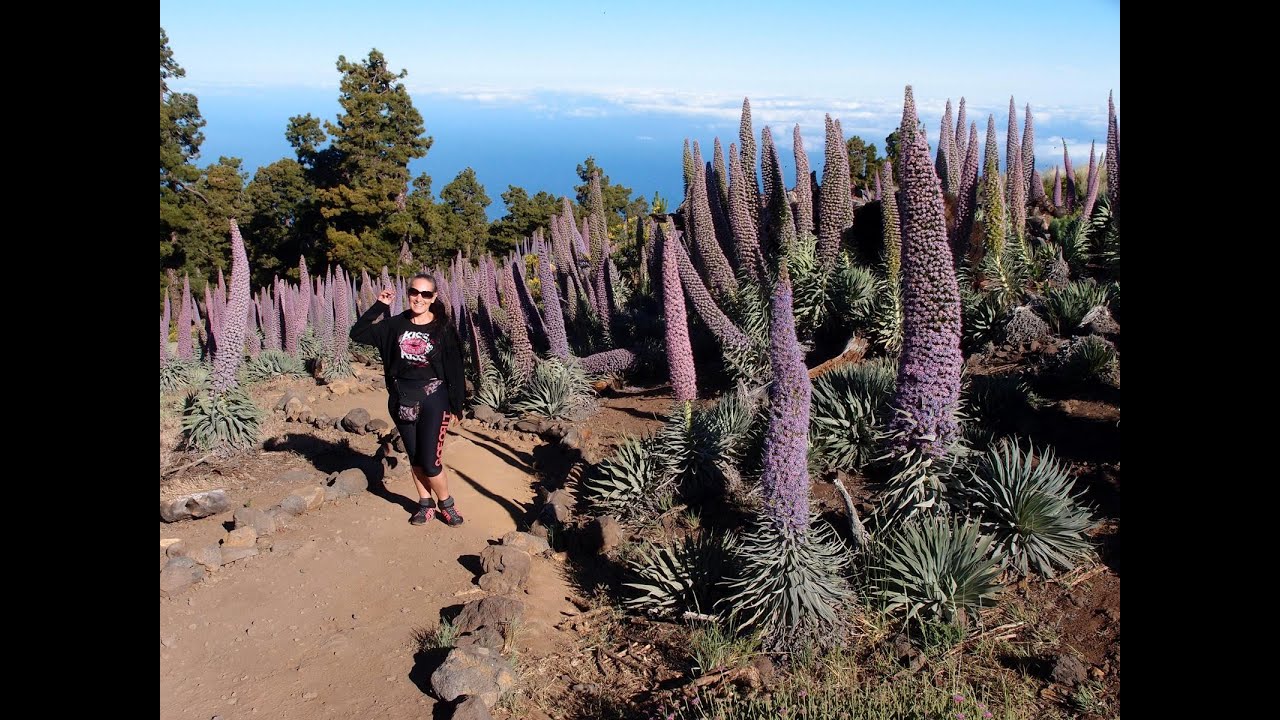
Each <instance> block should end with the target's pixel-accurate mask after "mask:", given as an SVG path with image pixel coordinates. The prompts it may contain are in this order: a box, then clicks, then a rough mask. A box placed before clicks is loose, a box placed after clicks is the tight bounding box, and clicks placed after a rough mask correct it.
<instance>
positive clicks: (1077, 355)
mask: <svg viewBox="0 0 1280 720" xmlns="http://www.w3.org/2000/svg"><path fill="white" fill-rule="evenodd" d="M1060 372H1062V373H1063V374H1064V375H1066V376H1067V377H1068V378H1069V379H1070V380H1072V381H1075V382H1080V383H1102V384H1109V385H1114V384H1115V383H1117V382H1118V380H1117V378H1118V375H1119V357H1118V356H1117V355H1116V349H1115V347H1114V346H1113V345H1111V343H1109V342H1107V341H1106V340H1105V339H1103V338H1100V337H1098V336H1097V335H1090V336H1088V337H1084V338H1081V339H1080V340H1078V341H1075V342H1074V343H1072V344H1071V346H1070V347H1069V349H1068V350H1067V351H1066V353H1065V357H1064V359H1063V361H1062V365H1061V368H1060Z"/></svg>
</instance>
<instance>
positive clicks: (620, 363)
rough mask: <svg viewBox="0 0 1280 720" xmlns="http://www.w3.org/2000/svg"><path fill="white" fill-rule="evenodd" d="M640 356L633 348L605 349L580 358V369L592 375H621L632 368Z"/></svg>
mask: <svg viewBox="0 0 1280 720" xmlns="http://www.w3.org/2000/svg"><path fill="white" fill-rule="evenodd" d="M639 361H640V358H639V356H638V355H636V353H635V351H634V350H629V349H627V348H618V349H617V350H605V351H604V352H598V353H595V354H594V355H588V356H586V357H584V358H582V369H583V370H586V371H587V372H589V373H591V374H593V375H621V374H622V373H624V372H626V371H628V370H634V369H635V367H636V365H637V364H638V363H639Z"/></svg>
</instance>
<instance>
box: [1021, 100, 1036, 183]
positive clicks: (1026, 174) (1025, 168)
mask: <svg viewBox="0 0 1280 720" xmlns="http://www.w3.org/2000/svg"><path fill="white" fill-rule="evenodd" d="M1025 113H1026V115H1025V117H1026V120H1025V121H1024V122H1023V123H1022V184H1023V185H1024V186H1026V188H1027V198H1031V197H1034V196H1035V190H1033V189H1032V187H1031V173H1032V172H1034V171H1035V169H1036V125H1035V120H1034V119H1033V118H1032V117H1031V103H1027V107H1026V110H1025Z"/></svg>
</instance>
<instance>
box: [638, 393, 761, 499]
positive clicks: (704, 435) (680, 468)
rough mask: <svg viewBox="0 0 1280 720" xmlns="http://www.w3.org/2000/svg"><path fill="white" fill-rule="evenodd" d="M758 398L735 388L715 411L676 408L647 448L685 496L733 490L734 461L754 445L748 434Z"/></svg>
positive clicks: (684, 404) (683, 405) (735, 477)
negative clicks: (714, 490)
mask: <svg viewBox="0 0 1280 720" xmlns="http://www.w3.org/2000/svg"><path fill="white" fill-rule="evenodd" d="M761 396H762V393H760V392H759V391H756V390H747V389H745V388H742V387H739V388H738V390H736V391H735V392H733V393H729V394H726V395H724V396H723V397H721V399H720V401H719V402H718V403H716V404H715V405H714V406H712V407H710V408H707V409H705V410H697V409H695V408H694V407H693V404H692V403H687V402H677V403H675V405H673V407H672V408H671V411H670V412H669V413H668V414H667V420H666V423H665V424H664V425H663V426H662V428H661V429H660V430H659V431H658V433H657V435H656V436H655V437H654V442H653V443H652V453H653V456H654V458H655V460H656V462H657V463H658V465H659V466H660V467H661V468H662V472H663V475H664V477H667V478H669V479H671V480H672V481H673V482H674V483H675V485H676V487H677V488H678V489H680V490H682V491H684V492H691V493H695V494H696V493H698V492H701V491H704V490H707V489H716V490H719V489H722V488H723V487H726V486H727V487H729V488H731V489H732V488H736V487H737V485H738V482H739V480H740V478H739V476H738V464H739V463H738V461H739V459H740V458H741V457H742V454H743V451H744V450H745V448H746V447H747V446H748V445H749V444H750V443H751V442H752V440H753V428H754V426H755V420H756V417H757V413H758V411H759V409H760V404H761V401H762V397H761Z"/></svg>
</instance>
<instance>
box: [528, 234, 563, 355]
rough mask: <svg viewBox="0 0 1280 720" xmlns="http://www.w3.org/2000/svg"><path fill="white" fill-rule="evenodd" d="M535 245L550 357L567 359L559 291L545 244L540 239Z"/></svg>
mask: <svg viewBox="0 0 1280 720" xmlns="http://www.w3.org/2000/svg"><path fill="white" fill-rule="evenodd" d="M536 243H537V245H535V247H534V253H536V254H537V256H538V280H539V281H540V282H541V284H542V306H543V308H544V310H545V311H546V321H547V342H548V344H549V345H550V346H551V354H552V355H555V356H556V357H558V358H563V359H568V358H569V336H568V335H567V334H566V333H565V329H564V314H563V313H562V311H561V310H560V289H559V288H558V287H556V279H555V275H554V274H553V273H552V272H551V263H549V262H548V261H547V248H546V243H545V242H543V240H542V238H541V237H539V238H538V239H537V240H536Z"/></svg>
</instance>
